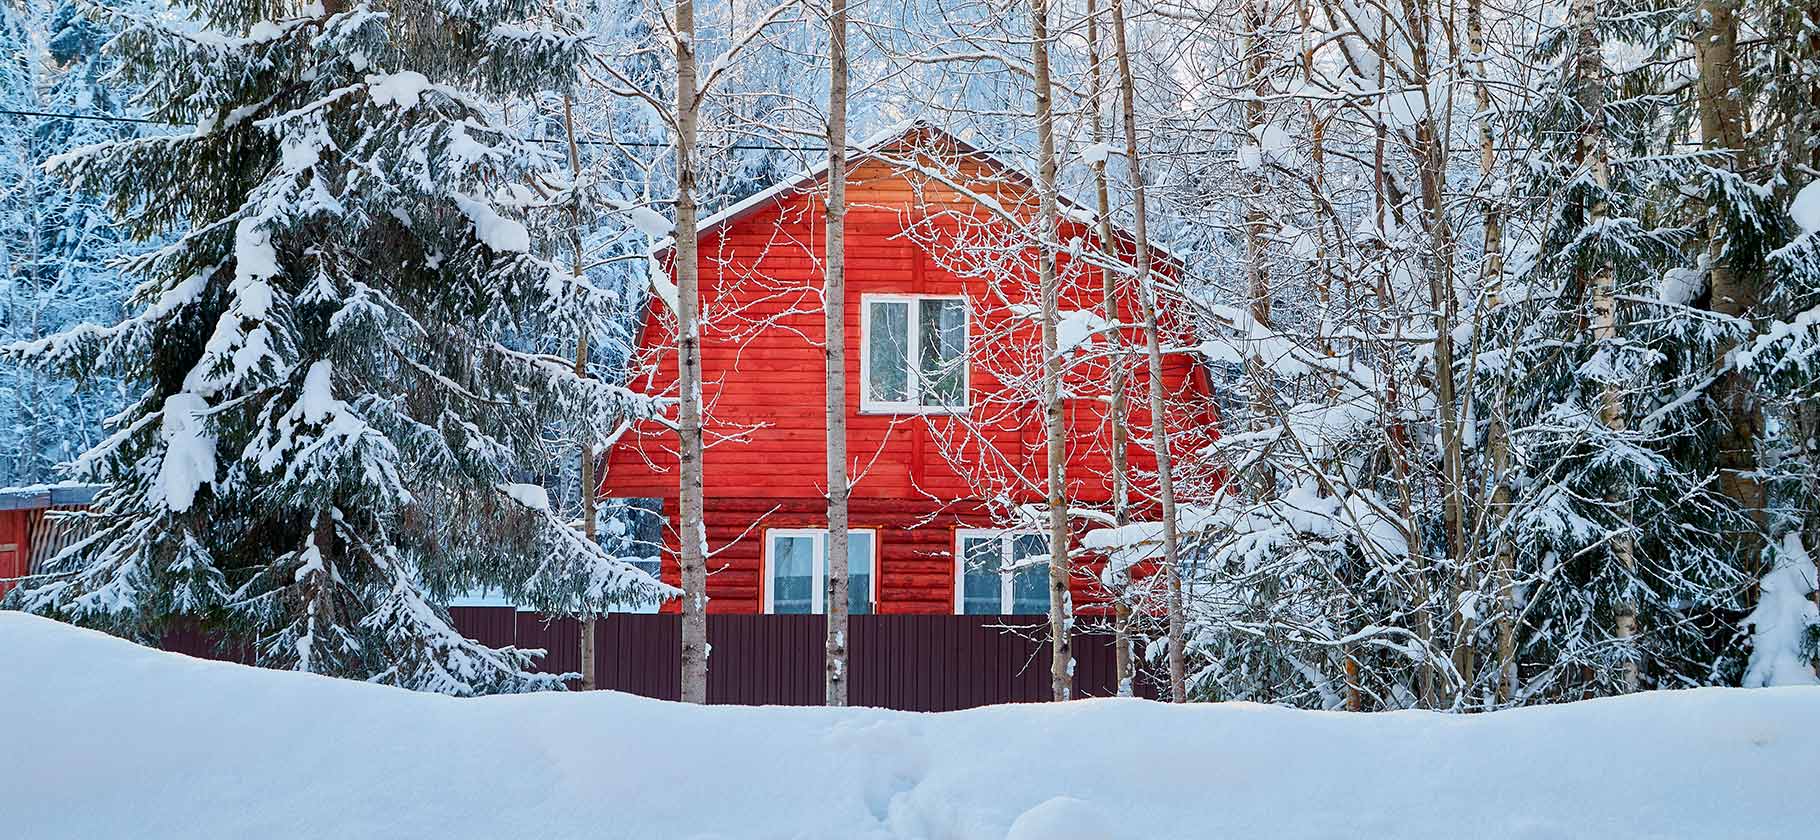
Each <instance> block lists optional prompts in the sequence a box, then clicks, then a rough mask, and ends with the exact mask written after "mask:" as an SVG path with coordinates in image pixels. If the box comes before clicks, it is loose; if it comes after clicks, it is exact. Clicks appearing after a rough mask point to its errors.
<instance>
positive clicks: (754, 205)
mask: <svg viewBox="0 0 1820 840" xmlns="http://www.w3.org/2000/svg"><path fill="white" fill-rule="evenodd" d="M918 134H921V135H923V137H922V138H921V139H925V140H935V141H938V142H939V143H942V144H949V145H952V147H953V148H954V149H955V150H956V151H957V152H958V153H959V156H960V157H966V158H973V159H975V160H980V161H984V162H986V163H988V164H990V165H991V166H992V167H993V168H995V169H998V170H1001V171H1003V172H1006V173H1009V174H1011V175H1014V176H1016V177H1018V178H1020V179H1022V180H1023V181H1024V183H1025V184H1026V185H1029V184H1031V183H1033V182H1032V181H1031V178H1030V176H1029V174H1028V173H1026V172H1025V171H1024V170H1023V168H1022V167H1020V166H1018V165H1017V164H1015V163H1013V162H1011V161H1009V160H1006V159H1005V158H1003V157H1001V156H999V155H995V154H993V153H991V152H988V151H985V150H983V149H980V148H979V147H977V146H974V145H973V144H971V143H968V142H967V141H965V140H962V139H960V138H959V137H956V136H954V135H953V134H952V133H950V132H948V131H947V130H945V129H943V128H940V127H939V126H935V125H933V124H930V123H929V122H927V121H925V120H921V119H916V120H910V121H907V122H902V123H898V124H896V125H892V126H890V127H887V128H885V129H884V130H882V131H878V132H875V133H874V134H872V135H871V136H869V137H867V138H866V139H865V140H863V141H861V142H860V143H858V144H857V145H855V146H854V147H853V148H852V152H853V155H852V156H851V157H850V158H849V159H848V163H849V165H851V164H854V163H857V162H859V161H862V160H866V159H877V160H882V161H883V162H885V163H886V164H887V165H890V166H893V167H901V166H902V164H903V163H904V161H902V160H901V159H895V158H888V157H886V156H885V153H886V152H887V151H889V150H891V149H893V148H899V147H902V148H906V149H915V148H917V147H918V146H919V144H917V143H915V142H914V141H915V139H917V138H915V137H914V135H918ZM906 140H909V141H911V142H909V143H904V142H902V141H906ZM827 174H828V162H827V161H826V160H822V161H820V162H818V163H816V164H815V165H813V166H811V167H809V168H808V169H806V170H803V171H802V172H801V173H800V174H798V175H796V176H795V177H793V178H790V179H788V180H784V181H780V182H778V183H776V184H772V185H771V186H769V187H766V188H765V189H762V190H759V191H758V192H756V193H753V194H752V195H749V196H747V197H745V198H743V199H740V200H739V201H737V202H734V203H733V204H731V205H728V206H727V207H725V208H722V209H721V210H720V211H718V212H715V213H712V214H710V215H708V216H706V217H704V218H702V219H701V220H699V221H698V222H696V225H695V230H696V234H697V235H698V236H702V235H706V234H708V233H710V232H712V231H714V230H716V229H718V228H721V227H725V226H726V225H729V224H732V223H734V222H736V221H739V220H740V219H743V218H745V217H747V216H750V215H752V214H753V213H755V212H757V211H759V210H761V209H764V208H765V207H767V206H769V205H770V204H772V203H773V202H775V201H779V200H782V199H784V198H786V197H788V196H791V195H794V194H796V193H798V192H801V191H802V190H803V189H804V188H806V187H808V186H811V185H813V184H815V183H819V182H820V181H821V180H822V177H823V176H824V175H827ZM968 192H970V191H968ZM1056 198H1057V199H1058V202H1059V205H1060V209H1061V212H1062V215H1063V216H1064V217H1066V218H1068V219H1069V220H1071V221H1074V222H1075V223H1077V224H1083V225H1088V226H1092V225H1096V224H1098V222H1099V213H1098V212H1097V211H1095V210H1092V209H1090V208H1088V207H1087V206H1085V205H1083V204H1081V203H1080V202H1078V201H1076V200H1074V199H1073V198H1070V197H1069V196H1068V195H1066V194H1058V195H1057V196H1056ZM1112 229H1113V231H1114V232H1115V233H1116V234H1123V235H1124V236H1125V237H1126V238H1127V239H1129V240H1131V241H1132V242H1134V243H1135V241H1136V237H1134V236H1132V234H1131V232H1130V231H1127V230H1126V229H1125V228H1124V226H1122V225H1119V224H1116V223H1114V224H1113V225H1112ZM673 244H675V239H673V238H665V239H663V240H661V241H659V242H654V243H652V245H651V254H652V255H657V254H661V253H664V252H666V251H668V250H670V247H671V246H672V245H673ZM1149 244H1150V251H1151V254H1152V256H1153V257H1161V258H1162V259H1163V260H1165V261H1168V262H1170V263H1173V264H1175V265H1176V266H1177V267H1178V268H1179V267H1181V266H1184V265H1186V263H1185V262H1184V261H1183V260H1182V259H1181V257H1179V256H1177V255H1176V254H1175V253H1174V252H1173V251H1171V250H1170V249H1169V248H1168V247H1167V246H1165V245H1163V244H1161V243H1158V242H1156V241H1154V240H1153V241H1151V242H1150V243H1149Z"/></svg>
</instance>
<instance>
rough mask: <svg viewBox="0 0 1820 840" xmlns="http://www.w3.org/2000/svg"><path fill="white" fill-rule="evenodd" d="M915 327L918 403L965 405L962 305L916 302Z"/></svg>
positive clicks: (964, 309) (936, 300)
mask: <svg viewBox="0 0 1820 840" xmlns="http://www.w3.org/2000/svg"><path fill="white" fill-rule="evenodd" d="M917 326H918V341H919V343H918V346H917V351H918V366H919V367H920V368H921V369H920V370H918V371H917V374H918V378H919V380H920V382H921V384H922V394H921V399H922V404H923V405H943V406H960V405H966V403H967V394H966V387H967V380H966V373H967V305H966V302H965V301H961V300H955V299H952V298H930V299H924V300H919V301H917Z"/></svg>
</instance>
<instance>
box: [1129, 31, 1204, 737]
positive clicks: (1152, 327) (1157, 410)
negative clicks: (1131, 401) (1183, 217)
mask: <svg viewBox="0 0 1820 840" xmlns="http://www.w3.org/2000/svg"><path fill="white" fill-rule="evenodd" d="M1112 38H1113V44H1114V49H1115V50H1116V51H1117V55H1118V65H1119V100H1120V101H1119V110H1120V111H1121V112H1122V116H1123V118H1124V124H1125V125H1124V127H1125V163H1126V166H1127V167H1128V177H1129V178H1130V180H1131V201H1132V204H1131V211H1132V214H1133V216H1134V219H1133V221H1132V236H1133V238H1134V239H1136V240H1137V242H1136V245H1137V281H1138V297H1139V300H1140V302H1141V305H1142V307H1143V315H1144V350H1145V356H1146V358H1147V361H1148V363H1149V365H1148V367H1149V370H1148V373H1149V375H1150V437H1151V446H1152V448H1154V449H1155V450H1156V472H1157V498H1158V501H1159V502H1160V503H1161V506H1162V515H1163V572H1162V573H1163V575H1164V576H1165V578H1166V580H1167V582H1168V586H1169V699H1170V701H1171V702H1175V703H1184V702H1187V700H1188V680H1187V663H1188V659H1187V655H1186V653H1185V652H1184V650H1183V643H1184V638H1183V637H1184V635H1185V631H1184V627H1183V620H1182V578H1181V569H1180V562H1181V552H1180V543H1179V541H1178V535H1177V533H1176V519H1175V475H1174V469H1173V465H1172V464H1171V463H1170V457H1169V427H1168V424H1167V423H1165V422H1164V417H1165V414H1164V405H1163V403H1164V399H1163V397H1164V394H1163V350H1162V344H1161V343H1160V342H1159V341H1158V338H1157V314H1156V309H1157V302H1156V297H1157V293H1156V280H1155V278H1153V277H1151V276H1150V228H1149V226H1148V223H1147V222H1146V220H1145V217H1144V213H1145V206H1144V167H1143V162H1142V160H1140V159H1139V157H1138V141H1137V85H1136V84H1135V82H1134V81H1133V80H1132V77H1131V48H1130V46H1129V44H1128V43H1127V41H1126V38H1125V3H1124V0H1112Z"/></svg>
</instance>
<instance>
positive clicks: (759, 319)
mask: <svg viewBox="0 0 1820 840" xmlns="http://www.w3.org/2000/svg"><path fill="white" fill-rule="evenodd" d="M963 171H964V172H966V173H969V175H970V177H973V178H974V183H972V184H971V185H970V186H971V187H972V188H974V189H975V190H977V191H979V192H983V193H987V194H991V195H994V197H995V198H996V199H997V200H998V202H999V203H1000V205H1001V206H1003V207H1006V208H1008V209H1009V210H1010V212H1012V213H1013V214H1023V215H1025V216H1026V217H1027V216H1028V215H1029V214H1031V213H1033V212H1034V209H1035V200H1034V197H1033V195H1032V194H1031V193H1030V192H1029V190H1028V189H1027V188H1026V187H1025V186H1023V181H1022V180H1021V178H1020V177H1018V176H1015V174H1012V173H1007V172H1004V171H1001V170H998V169H995V168H993V167H992V166H991V165H990V163H988V162H981V161H974V162H970V163H968V164H966V165H964V166H963ZM852 172H853V176H852V178H853V182H852V184H851V185H850V187H849V192H848V196H849V201H850V203H851V205H852V207H853V209H852V210H851V211H850V213H849V216H848V233H847V236H848V240H847V241H848V254H847V259H848V276H847V294H848V300H847V313H848V318H847V348H846V351H847V359H848V375H847V393H848V411H849V419H848V424H849V441H848V451H849V454H850V456H851V457H852V459H853V465H852V469H851V472H852V474H853V475H854V476H855V480H856V484H855V486H854V488H853V494H852V499H853V501H852V521H853V527H855V528H875V529H877V530H878V535H877V543H876V544H877V546H878V552H879V553H878V562H879V575H880V576H879V588H878V593H879V604H878V608H879V611H880V612H882V613H946V612H952V610H953V598H954V572H953V569H954V559H953V542H954V529H956V528H958V527H995V526H1000V525H1003V524H1004V518H1005V513H1006V510H1005V506H1004V505H1003V504H1000V505H998V506H997V507H990V506H988V505H986V504H984V503H983V502H982V501H980V500H985V499H1001V500H1009V501H1011V502H1014V503H1026V502H1034V501H1040V499H1041V492H1042V491H1041V488H1042V486H1043V482H1044V472H1045V470H1044V465H1043V464H1044V452H1043V438H1044V435H1043V428H1042V417H1041V414H1040V411H1039V410H1038V406H1037V405H1036V403H1035V402H1034V401H1032V400H1033V398H1034V396H1035V394H1034V391H1019V390H1017V389H1016V388H1014V387H1013V386H1011V385H1010V384H1008V382H1014V381H1016V380H1018V379H1019V378H1023V379H1025V380H1026V381H1033V380H1034V377H1035V376H1036V375H1037V370H1038V367H1039V365H1038V361H1039V358H1040V356H1039V353H1038V351H1039V349H1040V347H1039V330H1038V328H1037V323H1036V322H1035V321H1034V320H1032V319H1030V318H1028V317H1024V316H1021V315H1019V314H1017V313H1015V312H1014V311H1012V305H1017V306H1024V305H1030V304H1034V303H1036V301H1037V298H1036V288H1035V286H1036V284H1035V281H1034V278H1035V267H1036V254H1035V253H1034V251H1033V250H1031V249H1028V248H1024V247H1022V246H1020V245H1015V244H1011V243H1016V242H1017V240H1016V237H1015V235H1014V234H1013V233H1012V232H1011V231H1010V229H1009V228H1008V227H1006V226H1005V225H1004V224H1003V223H1002V222H998V221H996V220H995V219H994V217H992V216H991V215H990V214H988V213H987V212H985V210H984V209H983V208H982V207H981V206H979V205H978V204H976V203H974V201H973V200H972V199H970V198H968V197H966V196H964V195H962V194H960V193H958V192H956V191H955V190H953V189H951V188H948V187H946V186H943V185H942V184H939V183H936V182H933V181H929V180H927V179H925V178H923V177H922V176H918V175H908V174H905V173H904V172H901V171H896V170H893V169H891V168H889V167H887V166H886V165H885V164H883V163H881V162H879V161H877V160H867V161H864V162H862V163H860V164H859V165H857V166H855V167H854V168H853V170H852ZM805 190H806V191H800V192H795V193H787V194H785V195H784V196H782V197H780V198H779V199H777V200H776V201H773V202H771V203H769V204H765V205H761V206H758V207H755V208H753V209H751V210H749V211H747V212H746V213H745V214H744V215H743V216H741V217H739V218H737V219H736V220H734V221H732V222H730V223H726V224H722V225H720V226H717V227H713V228H709V229H707V230H705V231H704V233H703V240H702V246H701V258H700V271H701V282H702V295H701V299H702V307H703V311H704V313H705V314H706V316H707V318H708V319H709V320H708V323H707V325H706V326H705V327H704V329H703V336H702V360H703V372H704V379H705V382H704V385H703V395H704V399H705V401H706V407H707V412H706V413H707V421H706V422H707V426H708V431H709V439H710V440H711V441H713V445H712V446H711V447H710V448H709V449H708V451H707V452H706V453H705V456H704V458H703V470H704V474H705V475H704V481H705V485H706V489H707V494H708V501H707V512H706V520H707V521H706V523H705V524H706V528H707V532H708V541H709V545H710V548H711V549H713V550H715V551H716V552H717V553H716V554H715V555H714V557H713V559H712V560H711V561H710V568H711V569H712V570H713V574H712V575H711V576H710V577H709V584H708V588H709V596H710V601H709V606H708V610H709V612H710V613H716V614H724V613H735V612H739V613H751V612H756V611H758V610H759V609H760V606H761V604H762V589H761V585H762V581H761V580H760V578H761V576H762V564H763V551H764V545H763V533H764V529H765V528H776V527H811V528H812V527H817V526H819V525H821V524H822V523H823V522H825V516H824V513H823V512H824V510H825V502H824V501H823V495H822V493H823V491H822V482H823V480H824V477H825V466H824V458H825V452H826V449H825V444H824V433H823V423H824V420H823V409H822V404H823V396H822V395H823V387H822V382H823V375H822V369H823V357H822V351H821V348H820V347H819V346H818V345H817V341H818V340H819V338H820V336H821V333H822V326H821V317H820V312H821V309H820V307H821V302H820V299H819V297H818V295H817V293H816V292H817V289H819V287H820V285H821V275H820V267H819V266H820V256H821V248H822V237H823V233H824V231H823V227H822V226H823V220H822V217H821V204H820V199H819V196H818V194H817V193H816V186H815V185H813V184H811V185H809V186H808V187H806V188H805ZM1074 237H1081V238H1083V239H1084V240H1085V241H1088V242H1092V241H1093V232H1092V231H1090V230H1087V229H1085V228H1083V227H1082V226H1081V225H1079V224H1076V223H1074V222H1072V221H1070V222H1068V223H1066V224H1064V225H1063V230H1062V233H1061V239H1062V240H1063V241H1064V242H1065V241H1068V240H1070V239H1071V238H1074ZM981 242H983V243H987V246H986V247H962V245H970V244H972V243H981ZM1117 244H1118V247H1120V248H1122V249H1123V250H1125V251H1126V252H1127V253H1128V252H1129V251H1130V249H1131V244H1130V243H1129V242H1128V241H1121V242H1119V243H1117ZM1059 270H1060V271H1061V275H1062V277H1063V280H1064V292H1063V295H1062V297H1063V301H1064V303H1063V306H1064V308H1066V309H1090V310H1093V311H1095V312H1096V313H1097V312H1100V311H1102V310H1103V299H1102V296H1101V289H1102V288H1103V285H1102V279H1101V277H1100V274H1099V272H1098V270H1097V269H1095V268H1093V267H1092V266H1089V265H1086V264H1084V263H1077V262H1075V261H1072V260H1069V259H1068V258H1067V257H1066V255H1063V257H1062V259H1061V263H1060V268H1059ZM1170 270H1171V269H1170V266H1169V265H1168V264H1167V262H1165V263H1164V264H1163V265H1162V267H1161V268H1160V269H1159V272H1160V273H1163V274H1165V275H1167V274H1168V273H1169V272H1170ZM987 276H993V277H998V278H1006V277H1012V278H1016V279H1017V282H1006V281H1004V280H1003V279H1001V280H999V281H998V282H993V283H990V284H989V283H988V280H987V279H986V278H987ZM1127 285H1128V284H1127ZM917 292H923V293H937V294H961V295H964V296H965V297H966V298H967V299H968V302H969V334H970V342H971V343H970V350H971V353H970V358H971V362H970V365H969V377H970V387H969V398H970V403H971V408H970V411H969V412H968V414H967V415H966V416H964V417H950V416H945V415H895V414H875V413H861V412H860V397H861V390H860V389H861V383H860V367H861V355H862V339H863V336H862V334H861V312H862V300H863V296H864V295H867V294H873V293H917ZM1118 304H1119V310H1120V313H1121V316H1120V321H1121V322H1122V323H1126V324H1131V323H1136V322H1137V321H1138V320H1139V317H1138V312H1137V301H1136V298H1135V294H1134V293H1131V292H1127V293H1125V294H1124V296H1123V297H1121V299H1120V300H1119V301H1118ZM1164 321H1165V323H1164V329H1165V332H1166V333H1167V336H1166V339H1165V343H1166V344H1167V345H1169V346H1171V347H1180V346H1187V345H1192V344H1193V343H1194V341H1193V338H1192V336H1191V335H1190V334H1188V332H1187V331H1186V330H1185V329H1184V328H1183V326H1182V321H1181V319H1178V318H1175V317H1173V316H1171V315H1169V313H1165V318H1164ZM674 329H675V327H674V321H673V318H672V316H671V314H670V312H669V310H668V309H667V308H666V307H665V306H663V305H662V304H661V303H657V304H654V305H653V307H652V308H651V310H650V311H649V312H648V313H647V317H646V320H645V323H644V325H643V329H642V330H641V337H640V345H639V349H638V352H637V354H636V359H637V363H638V365H639V367H637V368H636V369H637V370H639V371H640V375H638V376H636V377H635V378H634V380H633V382H632V384H633V386H634V387H636V388H638V389H639V390H641V391H645V392H647V393H654V394H670V395H673V394H674V391H675V373H676V372H675V364H676V362H675V351H674V343H675V342H674V334H675V333H674ZM1140 338H1141V334H1140V332H1139V331H1138V330H1136V329H1129V328H1127V329H1123V330H1122V331H1121V340H1122V341H1123V342H1125V343H1126V344H1127V346H1136V345H1137V344H1138V342H1139V341H1140ZM1129 364H1130V368H1129V370H1130V379H1129V380H1128V382H1129V387H1130V389H1131V390H1130V393H1131V394H1132V395H1133V396H1134V397H1136V398H1137V399H1134V400H1133V402H1132V405H1131V412H1130V422H1129V425H1130V428H1131V432H1132V437H1133V439H1134V441H1135V442H1139V443H1141V442H1143V441H1147V440H1148V429H1149V425H1150V423H1151V418H1150V413H1149V411H1148V407H1147V403H1146V402H1145V401H1144V400H1143V399H1142V397H1143V395H1145V394H1146V393H1147V389H1148V387H1149V385H1148V379H1147V377H1146V376H1145V375H1144V372H1143V371H1144V369H1143V366H1142V365H1141V364H1138V360H1137V359H1135V358H1134V359H1132V360H1131V361H1130V363H1129ZM1197 370H1198V369H1197V366H1196V365H1195V363H1194V362H1193V361H1192V360H1191V359H1190V357H1189V356H1188V355H1186V354H1182V353H1172V354H1170V355H1168V356H1167V357H1166V361H1165V365H1164V371H1163V381H1164V387H1165V390H1166V391H1167V392H1168V393H1169V394H1171V397H1172V399H1171V406H1172V408H1171V413H1170V414H1169V416H1168V417H1166V418H1165V422H1167V423H1169V425H1170V427H1171V429H1172V430H1173V431H1174V434H1175V437H1174V445H1175V446H1176V447H1177V452H1176V455H1177V460H1178V462H1184V461H1186V460H1187V459H1186V456H1188V455H1190V454H1191V453H1193V452H1195V451H1197V450H1199V449H1201V448H1203V447H1204V446H1206V445H1207V444H1208V443H1209V442H1211V441H1212V440H1213V438H1214V437H1215V436H1216V435H1217V432H1216V431H1215V428H1216V425H1217V412H1216V410H1215V408H1214V404H1213V401H1212V396H1211V393H1210V386H1209V384H1208V383H1209V380H1208V378H1207V377H1205V376H1204V375H1197ZM1109 380H1110V374H1109V372H1108V368H1107V364H1106V362H1105V361H1104V360H1103V359H1097V358H1093V357H1092V356H1081V357H1078V358H1077V360H1076V363H1075V364H1074V366H1073V367H1072V368H1071V369H1070V371H1069V373H1068V374H1067V376H1066V377H1065V383H1064V384H1065V386H1066V388H1067V389H1068V391H1069V392H1070V393H1071V394H1074V395H1075V396H1076V397H1077V398H1076V399H1072V400H1069V401H1068V403H1067V405H1066V411H1067V416H1068V422H1069V428H1070V437H1069V453H1068V467H1067V475H1068V486H1069V493H1070V496H1071V498H1072V499H1074V500H1076V501H1078V502H1080V503H1083V504H1103V503H1105V502H1107V501H1108V499H1109V498H1110V493H1111V486H1110V473H1111V456H1110V452H1109V449H1110V445H1111V432H1110V429H1109V427H1108V424H1107V422H1106V409H1105V403H1104V401H1103V400H1104V397H1105V396H1106V395H1107V394H1106V389H1107V383H1108V382H1109ZM674 449H675V439H674V435H673V434H671V433H669V432H668V431H667V430H666V429H665V428H663V427H662V426H661V424H657V423H645V424H640V425H638V426H637V427H636V428H634V429H633V430H631V432H629V433H628V434H626V435H625V436H623V437H622V438H621V439H620V441H619V442H618V443H617V444H616V445H615V446H614V447H613V448H612V449H611V450H610V451H609V452H608V453H607V455H606V458H605V466H606V470H605V473H604V476H603V479H602V490H603V491H604V492H605V493H606V494H608V495H611V496H619V497H660V498H663V499H664V500H665V509H666V511H667V512H668V513H669V515H670V517H671V527H670V529H669V535H668V539H667V542H668V547H669V549H670V552H669V553H670V555H671V556H670V557H667V558H666V560H665V564H664V575H665V577H666V579H668V580H671V581H672V582H674V581H676V580H677V579H678V578H679V575H678V574H677V570H676V568H675V563H674V549H675V546H676V542H675V528H676V521H675V516H676V510H677V504H676V500H677V484H676V481H677V479H676V464H677V460H676V457H675V454H674ZM1127 454H1128V457H1129V460H1130V463H1131V467H1132V470H1133V472H1134V475H1135V476H1139V477H1140V478H1139V479H1138V480H1136V482H1135V483H1136V485H1137V486H1136V487H1135V490H1136V492H1137V494H1138V495H1139V496H1141V497H1146V498H1147V497H1151V496H1153V495H1154V494H1153V492H1151V491H1150V490H1148V489H1147V488H1145V487H1144V486H1143V482H1144V480H1146V479H1143V478H1141V477H1142V476H1145V475H1149V474H1153V473H1154V471H1155V463H1154V459H1153V458H1151V457H1150V455H1149V452H1148V450H1147V449H1146V448H1145V447H1143V446H1141V445H1135V444H1134V445H1133V446H1132V448H1131V449H1130V451H1129V452H1128V453H1127ZM953 499H958V500H962V501H961V502H959V503H954V504H944V503H941V502H938V501H936V500H953ZM1139 513H1140V515H1141V514H1142V512H1141V511H1140V512H1139ZM1087 571H1088V573H1087V574H1083V575H1082V576H1081V578H1080V579H1079V580H1078V581H1077V582H1076V587H1075V590H1076V592H1075V599H1076V603H1077V604H1080V605H1081V606H1082V608H1083V612H1085V613H1087V614H1090V615H1091V614H1095V613H1096V612H1098V611H1102V610H1101V609H1100V607H1099V603H1100V601H1101V600H1102V597H1101V594H1100V593H1098V592H1097V584H1096V583H1095V582H1094V580H1093V578H1092V575H1091V571H1092V570H1091V569H1090V570H1087ZM672 608H674V607H672Z"/></svg>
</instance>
